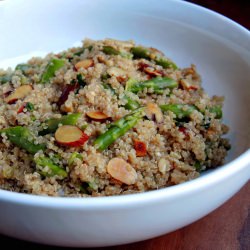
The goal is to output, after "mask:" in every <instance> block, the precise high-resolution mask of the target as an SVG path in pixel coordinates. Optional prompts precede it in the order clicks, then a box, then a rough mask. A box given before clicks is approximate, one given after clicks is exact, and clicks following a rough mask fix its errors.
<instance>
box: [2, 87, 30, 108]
mask: <svg viewBox="0 0 250 250" xmlns="http://www.w3.org/2000/svg"><path fill="white" fill-rule="evenodd" d="M31 91H32V87H31V85H21V86H20V87H18V88H17V89H15V90H14V92H12V93H11V94H10V95H9V96H7V97H6V98H5V99H4V100H5V102H7V103H8V104H12V103H14V102H16V101H17V100H19V99H22V98H24V97H26V96H27V95H28V94H29V93H30V92H31Z"/></svg>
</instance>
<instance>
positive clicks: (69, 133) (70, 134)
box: [55, 125, 89, 147]
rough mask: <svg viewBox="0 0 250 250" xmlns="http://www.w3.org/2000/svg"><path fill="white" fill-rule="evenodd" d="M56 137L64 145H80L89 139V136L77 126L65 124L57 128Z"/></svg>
mask: <svg viewBox="0 0 250 250" xmlns="http://www.w3.org/2000/svg"><path fill="white" fill-rule="evenodd" d="M55 139H56V141H57V142H58V143H59V144H61V145H63V146H69V147H79V146H82V145H83V144H84V143H85V142H86V141H87V140H88V139H89V136H88V135H86V134H85V133H83V131H82V130H81V129H79V128H78V127H76V126H73V125H63V126H61V127H59V128H58V129H57V130H56V133H55Z"/></svg>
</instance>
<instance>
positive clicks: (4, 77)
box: [0, 75, 12, 84]
mask: <svg viewBox="0 0 250 250" xmlns="http://www.w3.org/2000/svg"><path fill="white" fill-rule="evenodd" d="M11 79H12V75H2V76H0V84H4V83H6V82H10V81H11Z"/></svg>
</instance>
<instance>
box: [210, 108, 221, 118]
mask: <svg viewBox="0 0 250 250" xmlns="http://www.w3.org/2000/svg"><path fill="white" fill-rule="evenodd" d="M209 111H210V112H212V113H214V114H215V118H216V119H221V118H222V116H223V113H222V109H221V107H220V106H213V107H211V108H210V109H209Z"/></svg>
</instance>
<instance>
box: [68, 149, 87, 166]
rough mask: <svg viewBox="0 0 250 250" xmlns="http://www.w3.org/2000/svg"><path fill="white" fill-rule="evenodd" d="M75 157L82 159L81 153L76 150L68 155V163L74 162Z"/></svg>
mask: <svg viewBox="0 0 250 250" xmlns="http://www.w3.org/2000/svg"><path fill="white" fill-rule="evenodd" d="M76 158H77V159H80V160H82V159H83V157H82V155H81V154H79V153H77V152H74V153H72V154H71V156H70V158H69V161H68V165H69V166H71V165H72V164H73V163H74V160H75V159H76Z"/></svg>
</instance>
